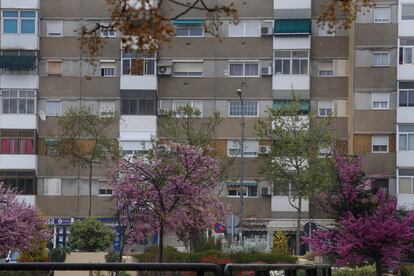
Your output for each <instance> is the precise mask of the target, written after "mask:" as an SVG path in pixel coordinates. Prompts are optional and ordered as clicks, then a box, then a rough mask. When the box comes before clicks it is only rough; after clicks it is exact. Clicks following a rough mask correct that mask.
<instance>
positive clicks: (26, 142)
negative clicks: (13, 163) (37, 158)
mask: <svg viewBox="0 0 414 276" xmlns="http://www.w3.org/2000/svg"><path fill="white" fill-rule="evenodd" d="M0 141H1V144H0V154H34V153H35V138H34V134H33V132H32V131H13V130H10V131H9V130H3V131H1V132H0Z"/></svg>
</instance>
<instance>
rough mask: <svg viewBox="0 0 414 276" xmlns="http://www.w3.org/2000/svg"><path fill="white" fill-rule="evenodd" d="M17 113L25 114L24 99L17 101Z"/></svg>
mask: <svg viewBox="0 0 414 276" xmlns="http://www.w3.org/2000/svg"><path fill="white" fill-rule="evenodd" d="M19 113H20V114H26V99H19Z"/></svg>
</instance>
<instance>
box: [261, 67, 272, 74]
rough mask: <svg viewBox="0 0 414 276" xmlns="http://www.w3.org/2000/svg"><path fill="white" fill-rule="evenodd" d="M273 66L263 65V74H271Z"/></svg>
mask: <svg viewBox="0 0 414 276" xmlns="http://www.w3.org/2000/svg"><path fill="white" fill-rule="evenodd" d="M271 75H272V66H267V67H262V76H271Z"/></svg>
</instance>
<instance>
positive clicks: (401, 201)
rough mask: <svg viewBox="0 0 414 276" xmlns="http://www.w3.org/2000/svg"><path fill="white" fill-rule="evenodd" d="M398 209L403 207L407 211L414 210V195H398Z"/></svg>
mask: <svg viewBox="0 0 414 276" xmlns="http://www.w3.org/2000/svg"><path fill="white" fill-rule="evenodd" d="M397 205H398V207H403V208H405V209H407V210H413V209H414V195H411V194H399V195H397Z"/></svg>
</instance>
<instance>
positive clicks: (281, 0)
mask: <svg viewBox="0 0 414 276" xmlns="http://www.w3.org/2000/svg"><path fill="white" fill-rule="evenodd" d="M273 8H274V9H278V10H279V9H310V8H311V0H294V1H292V0H274V1H273Z"/></svg>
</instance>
